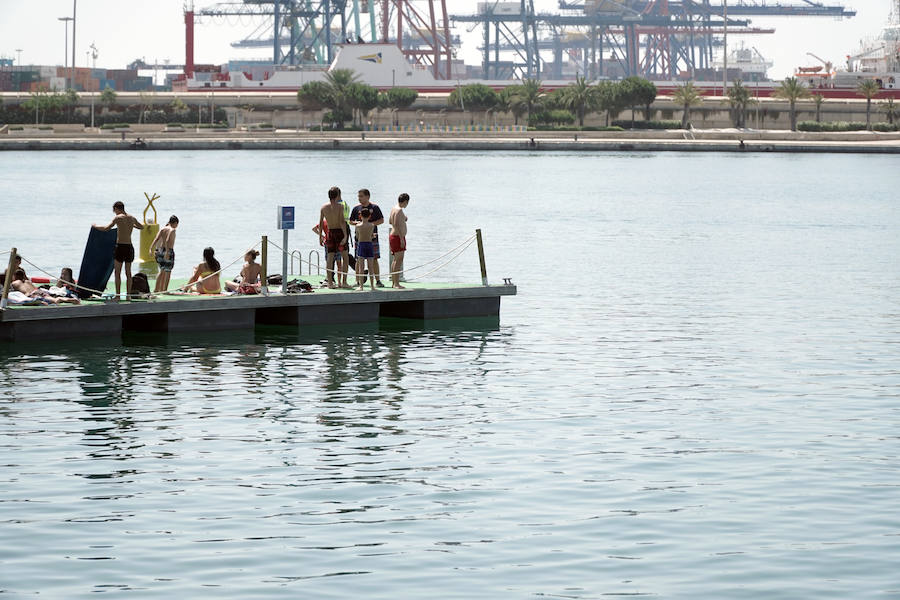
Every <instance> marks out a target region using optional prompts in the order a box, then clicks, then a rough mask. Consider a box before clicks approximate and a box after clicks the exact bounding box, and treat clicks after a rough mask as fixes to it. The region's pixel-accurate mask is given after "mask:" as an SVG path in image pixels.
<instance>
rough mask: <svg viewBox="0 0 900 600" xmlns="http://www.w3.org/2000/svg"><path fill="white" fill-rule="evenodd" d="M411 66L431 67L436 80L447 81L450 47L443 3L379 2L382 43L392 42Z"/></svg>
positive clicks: (436, 0)
mask: <svg viewBox="0 0 900 600" xmlns="http://www.w3.org/2000/svg"><path fill="white" fill-rule="evenodd" d="M392 24H393V25H394V27H395V33H396V36H397V37H396V39H397V46H398V47H399V48H400V50H401V51H402V52H403V54H404V55H405V56H406V57H407V58H409V59H410V60H411V61H412V62H414V63H415V64H419V65H427V66H429V67H431V69H432V72H433V73H434V77H435V79H450V63H451V60H452V59H453V47H452V43H451V38H450V23H449V19H448V17H447V2H446V0H381V39H382V41H383V42H387V41H388V40H389V39H391V29H392V27H391V25H392Z"/></svg>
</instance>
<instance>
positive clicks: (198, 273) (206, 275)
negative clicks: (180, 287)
mask: <svg viewBox="0 0 900 600" xmlns="http://www.w3.org/2000/svg"><path fill="white" fill-rule="evenodd" d="M221 270H222V265H220V264H219V261H217V260H216V251H215V250H213V249H212V248H204V250H203V262H202V263H200V264H199V265H197V266H196V267H194V274H193V275H191V278H190V279H189V280H188V285H187V286H185V288H184V289H185V290H187V291H189V292H190V291H194V292H196V293H198V294H221V293H222V283H221V281H220V280H219V271H221ZM191 284H193V285H191ZM192 288H193V289H192Z"/></svg>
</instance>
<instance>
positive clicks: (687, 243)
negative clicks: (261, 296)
mask: <svg viewBox="0 0 900 600" xmlns="http://www.w3.org/2000/svg"><path fill="white" fill-rule="evenodd" d="M90 154H91V155H90V157H87V156H83V157H82V156H79V158H78V159H72V158H71V157H65V161H62V160H61V159H60V160H57V159H54V158H53V157H44V156H41V158H40V160H37V159H33V160H29V159H28V157H17V161H18V162H25V163H27V165H26V167H28V165H30V167H29V168H30V169H32V171H28V169H27V168H26V169H25V172H26V174H27V173H29V172H31V173H32V174H37V173H40V174H41V177H24V179H27V185H26V187H25V188H24V189H26V190H28V191H29V194H30V195H28V194H26V195H25V196H22V194H23V193H24V192H22V190H20V189H19V188H18V187H17V188H16V189H15V190H12V192H11V193H13V194H14V196H13V198H12V201H11V202H9V203H7V205H6V206H7V208H6V209H4V208H3V206H0V223H5V222H7V221H11V219H12V217H10V219H6V220H4V218H3V214H2V213H3V211H4V210H10V208H9V207H13V208H15V210H18V208H17V207H21V206H23V205H24V202H26V201H29V199H30V198H31V197H40V198H45V197H46V198H49V197H54V194H53V193H51V192H52V191H53V189H54V188H58V189H61V188H62V187H63V186H64V185H65V184H66V182H67V181H68V180H69V179H71V181H72V184H71V186H66V187H67V189H69V187H71V189H72V190H73V191H72V193H73V194H74V195H75V196H76V197H81V198H91V200H90V202H93V201H94V198H95V196H96V194H92V193H90V191H92V190H94V189H95V187H96V186H95V183H96V182H95V180H94V178H93V177H87V176H86V175H85V174H87V173H92V172H96V169H93V170H92V167H93V166H95V165H96V161H101V162H102V161H107V162H109V163H110V164H111V165H115V166H116V167H117V169H121V170H122V172H123V173H124V174H125V175H123V177H127V179H128V182H129V185H130V186H132V187H133V186H135V185H138V184H139V183H140V182H141V181H144V182H145V183H147V184H148V185H150V184H151V183H153V182H154V181H155V179H156V177H157V174H158V173H159V172H167V173H171V174H172V177H171V178H169V179H171V182H170V184H171V186H172V187H173V192H174V191H177V192H179V194H180V195H181V196H183V197H184V198H194V197H196V196H197V193H196V192H197V190H198V189H202V190H203V193H204V194H214V196H215V197H216V198H217V201H218V203H217V205H216V208H217V209H219V210H218V213H220V214H216V215H211V212H212V211H210V210H209V207H208V206H207V205H206V204H205V203H196V202H195V203H192V204H190V205H189V206H186V205H182V206H181V207H179V208H178V209H177V210H174V212H176V213H177V214H179V217H180V218H182V223H183V227H184V232H183V233H184V237H183V238H182V237H179V244H181V243H184V244H185V248H184V249H183V250H184V251H183V253H182V255H183V256H192V255H194V254H197V255H199V249H200V248H202V247H203V246H205V245H208V243H209V240H208V239H204V236H203V235H197V229H196V227H197V225H196V224H197V223H203V224H204V227H206V225H207V224H208V230H209V231H227V230H228V228H229V227H230V226H231V223H230V221H229V219H232V218H233V215H235V214H243V213H242V212H241V211H242V208H243V207H245V204H246V198H248V197H255V195H254V194H256V193H258V188H259V181H260V180H261V178H262V179H263V180H266V181H271V182H273V183H272V189H271V190H267V195H268V196H270V197H271V198H291V199H294V198H296V197H298V195H297V186H298V183H297V181H296V180H295V179H293V178H284V177H283V173H284V172H288V171H289V170H295V169H298V168H300V169H305V171H304V172H305V173H308V178H309V182H304V184H303V185H306V183H308V185H309V190H325V189H327V188H328V187H329V186H330V185H333V182H334V181H341V182H343V181H344V179H345V178H350V179H353V178H354V177H355V178H358V179H360V180H361V181H359V182H358V183H359V185H358V186H357V187H363V186H365V187H369V188H371V189H373V192H374V193H375V195H376V197H377V198H385V197H389V194H388V192H389V191H391V190H393V188H394V187H396V181H398V180H403V181H404V182H405V183H407V182H408V184H409V186H410V187H409V191H410V192H411V194H412V195H413V203H414V204H412V205H411V206H412V208H411V209H410V211H411V213H410V235H411V238H410V241H411V242H412V243H411V244H410V248H411V249H410V253H411V255H412V254H413V253H415V255H416V257H417V258H420V259H421V260H422V261H427V260H430V259H432V258H435V257H436V256H438V255H440V254H441V253H442V252H443V251H444V250H446V249H447V248H450V247H452V246H453V245H454V244H455V243H456V241H458V240H459V239H464V238H465V237H466V236H468V235H470V232H471V229H472V228H473V227H474V226H475V225H473V221H479V222H478V223H477V226H483V228H484V232H485V234H486V235H485V239H486V244H487V254H488V262H489V265H488V269H489V273H490V275H491V277H495V276H508V275H512V276H514V277H515V281H516V282H517V283H518V284H519V286H520V287H519V292H520V295H519V296H517V297H515V298H505V299H504V300H503V306H502V319H501V320H497V319H488V320H474V321H467V322H442V323H439V324H432V323H424V324H412V323H410V322H408V321H402V320H400V321H392V320H387V319H386V320H383V321H382V322H380V323H379V324H378V325H377V326H363V327H360V326H348V327H341V328H331V327H324V328H308V327H304V328H302V329H300V330H297V329H296V328H277V327H274V328H273V327H261V328H258V329H257V330H255V331H245V332H227V333H207V334H189V335H173V336H160V335H157V334H141V335H132V334H129V335H127V336H125V338H124V339H123V340H79V341H77V342H53V343H52V344H47V343H42V342H35V343H30V344H16V345H14V346H10V345H2V346H0V377H3V379H4V381H5V382H7V385H6V388H5V390H4V392H5V393H4V394H3V395H2V396H0V453H2V454H0V455H2V459H0V595H9V596H10V597H20V596H30V595H36V594H38V593H40V594H41V595H44V596H49V597H59V598H82V597H87V596H88V595H91V594H95V593H97V592H113V593H116V592H120V593H119V594H118V595H122V596H124V595H125V594H124V593H121V592H124V591H125V590H127V591H134V592H138V593H141V594H143V595H145V596H149V597H163V596H169V597H188V598H209V597H212V596H222V595H223V594H224V595H227V596H228V597H284V598H298V597H300V598H348V597H359V598H367V599H380V598H385V599H391V600H394V599H395V598H397V597H404V598H406V597H410V598H424V597H435V596H437V597H441V598H491V599H495V598H500V597H503V598H527V597H534V596H539V597H553V598H602V597H607V596H617V595H638V596H651V597H658V598H748V599H749V598H753V599H755V598H766V599H781V598H784V599H788V598H790V599H794V598H835V599H838V598H840V599H844V598H854V599H855V598H888V597H894V596H897V595H898V590H900V580H898V578H897V568H896V565H897V563H898V560H900V536H898V535H897V533H898V525H897V519H896V507H897V505H898V503H900V486H898V485H897V481H896V469H895V466H896V447H897V441H898V436H897V431H898V428H900V412H898V410H897V406H898V401H900V392H898V390H900V368H898V363H897V337H898V334H900V305H898V302H900V300H898V299H900V279H898V277H897V273H900V268H898V267H900V264H898V257H900V235H898V233H900V221H898V217H900V213H898V212H897V210H896V206H895V205H896V202H895V201H894V195H892V194H891V192H892V190H893V188H892V187H891V183H892V182H893V181H894V179H892V176H893V174H894V172H895V170H896V166H895V164H894V163H895V161H894V160H893V159H890V160H886V159H885V157H869V156H866V157H851V156H822V157H816V156H804V157H795V156H768V155H767V156H763V155H759V156H749V155H741V156H726V157H723V156H716V155H708V156H707V155H690V156H688V155H679V154H677V153H668V154H665V155H652V154H648V155H643V156H640V157H635V156H634V155H625V154H622V155H613V154H610V155H603V156H599V155H591V156H589V157H585V156H579V155H576V154H554V155H540V154H535V155H527V156H525V155H521V154H515V155H503V154H492V155H489V156H487V155H481V156H475V155H471V154H464V153H435V154H429V153H417V154H415V155H412V154H402V153H397V154H394V153H387V154H378V155H368V154H359V153H355V154H353V156H352V157H348V156H347V155H345V154H344V153H312V154H310V153H306V154H301V153H253V154H249V153H230V154H215V153H211V154H204V155H199V156H197V155H190V156H187V155H182V154H178V155H177V156H174V157H173V156H170V155H168V154H167V153H159V154H158V155H157V154H154V157H150V159H152V161H153V163H154V166H155V167H156V168H154V169H147V168H146V163H141V167H140V169H138V168H137V167H136V166H135V165H134V164H132V162H133V159H131V158H123V156H122V153H118V154H116V155H104V156H101V155H100V154H97V153H90ZM145 158H146V157H145ZM0 160H2V158H0ZM47 160H49V161H50V163H49V164H51V166H50V167H47V166H46V165H45V164H44V162H43V161H47ZM142 160H143V159H142ZM69 161H73V162H75V163H76V164H75V166H71V167H70V166H66V165H68V162H69ZM104 166H105V165H104ZM48 169H49V171H48ZM54 169H57V170H58V172H55V171H54ZM847 172H853V173H855V174H856V177H854V178H847V177H846V176H845V175H844V174H845V173H847ZM459 173H465V174H466V176H465V177H460V176H459ZM147 174H149V175H147ZM348 174H349V175H348ZM150 175H152V177H151V178H152V179H153V181H150V180H149V179H141V178H142V177H149V176H150ZM351 175H352V176H351ZM648 175H649V178H648ZM86 177H87V179H86ZM132 178H133V179H132ZM860 180H865V181H866V182H867V188H866V193H860V192H859V184H858V182H859V181H860ZM123 181H124V180H123ZM811 181H815V182H816V185H815V186H810V185H809V182H811ZM648 182H649V183H648ZM656 182H665V184H664V185H656ZM157 183H158V182H157ZM29 186H30V187H29ZM79 186H82V187H83V189H81V191H79ZM179 186H182V187H179ZM192 186H194V187H192ZM248 186H249V187H248ZM32 191H33V192H34V193H31V192H32ZM269 192H271V193H269ZM301 195H302V194H301ZM164 197H165V196H164ZM561 197H566V198H568V197H574V198H578V200H579V202H578V203H577V209H576V210H577V211H582V212H579V214H582V213H584V214H585V215H586V216H585V217H584V218H585V219H586V220H587V221H588V223H587V224H586V225H585V226H584V227H582V228H576V229H577V235H576V234H574V233H573V232H574V231H575V230H573V229H572V227H571V224H570V221H571V212H570V211H569V210H557V209H556V205H557V204H559V205H562V203H561V202H559V201H558V200H557V199H558V198H561ZM308 198H310V199H313V198H318V195H317V193H312V192H310V194H309V196H308ZM100 200H102V202H101V201H100ZM303 202H306V203H307V204H309V206H312V209H313V210H315V209H317V207H318V206H319V205H320V201H319V200H318V199H316V200H315V202H313V201H312V200H308V199H307V198H306V196H304V197H303ZM101 204H102V206H100V205H101ZM297 204H298V211H299V210H300V206H301V201H299V200H298V202H297ZM384 205H385V203H384V202H382V206H384ZM57 209H58V207H43V206H42V207H36V210H38V213H40V210H45V211H47V210H57ZM101 209H102V210H106V211H108V204H107V203H106V201H105V200H103V199H102V198H101V199H99V200H97V212H100V211H101ZM182 209H184V210H182ZM20 212H21V211H20ZM87 212H90V211H87ZM259 213H260V214H250V215H247V218H248V223H249V224H248V225H247V226H248V227H249V228H250V229H252V230H254V231H255V230H262V229H263V228H265V227H268V226H270V225H271V224H270V223H268V220H267V219H268V217H267V216H266V214H268V213H265V211H259ZM44 216H45V217H46V215H44ZM220 217H221V219H222V220H219V221H217V220H216V219H217V218H220ZM16 218H17V219H18V220H17V221H16V222H19V223H21V224H22V230H23V231H25V232H32V231H33V232H42V233H41V237H35V238H34V239H26V240H23V243H22V244H20V246H22V247H25V246H28V247H29V248H31V251H32V252H35V253H39V252H47V254H48V256H47V257H46V258H47V261H48V262H52V260H54V257H53V256H49V253H50V251H51V250H52V251H54V252H56V251H59V248H60V247H61V248H63V249H65V243H63V244H62V246H60V247H57V246H56V245H48V244H46V242H45V239H46V238H47V237H50V238H52V239H63V238H65V236H67V235H68V231H62V230H55V229H53V228H54V227H55V226H56V225H55V224H54V222H53V220H52V219H46V218H44V219H41V218H40V214H38V215H37V216H34V215H31V214H27V215H18V214H17V216H16ZM29 219H33V220H29ZM209 219H212V220H213V222H210V221H209ZM45 221H47V222H49V223H45ZM264 221H265V222H264ZM192 224H193V225H192ZM45 225H46V227H49V228H50V229H43V227H44V226H45ZM413 225H414V226H415V229H413ZM65 227H66V228H67V229H68V228H70V224H69V223H65ZM191 227H194V228H195V229H193V231H192V230H191ZM0 234H2V232H0ZM181 235H182V234H179V236H181ZM416 236H418V237H416ZM573 236H575V237H573ZM581 236H583V239H582V237H581ZM223 243H227V244H233V245H234V247H233V248H231V250H229V248H227V247H226V246H221V250H220V245H219V244H218V242H217V243H216V250H217V255H218V254H219V252H220V251H221V253H222V254H223V256H225V255H229V254H230V253H231V251H235V252H241V251H242V250H243V248H244V247H245V246H240V247H238V246H239V245H241V244H243V243H244V242H243V240H238V239H236V238H235V239H233V240H228V241H227V242H223ZM71 245H72V244H71V243H70V246H71ZM191 245H193V246H194V247H195V248H196V249H197V252H196V253H195V252H193V251H192V250H191ZM77 251H80V247H79V248H76V249H74V250H72V252H77ZM408 259H410V260H411V258H410V257H408ZM472 273H475V274H477V273H478V265H477V261H474V260H473V261H470V262H468V263H467V262H465V261H460V262H459V263H456V264H454V265H453V266H452V268H451V269H450V270H449V272H447V273H444V272H441V274H440V276H441V277H443V276H444V275H447V276H448V278H449V279H451V280H468V281H471V274H472ZM467 278H468V279H467Z"/></svg>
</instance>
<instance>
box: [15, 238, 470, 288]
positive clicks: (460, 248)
mask: <svg viewBox="0 0 900 600" xmlns="http://www.w3.org/2000/svg"><path fill="white" fill-rule="evenodd" d="M477 239H478V233H476V234H473V235H470V236H469V237H468V238H466V239H465V240H463V241H462V242H460V243H459V244H457V245H456V246H455V247H453V248H451V249H450V250H448V251H447V252H445V253H444V254H442V255H440V256H438V257H437V258H434V259H432V260H429V261H426V262H424V263H421V264H419V265H416V266H413V267H408V268H407V267H404V269H403V270H402V271H390V272H388V273H382V274H381V275H382V276H386V277H390V276H392V275H396V274H403V273H404V272H411V271H415V270H418V269H424V268H425V267H427V266H429V265H432V264H434V263H437V262H440V261H442V260H444V259H445V258H447V260H446V261H444V262H442V263H441V264H439V265H438V266H436V267H435V268H434V269H431V270H430V271H428V272H426V273H423V274H422V275H417V276H415V277H409V278H408V279H407V280H408V281H416V280H420V279H424V278H425V277H428V276H429V275H432V274H433V273H436V272H438V271H440V270H441V269H443V268H445V267H446V266H447V265H449V264H450V263H452V262H454V261H455V260H456V259H458V258H459V257H460V256H461V255H462V254H463V252H465V251H466V250H467V249H468V248H469V247H470V246H471V245H472V244H473V243H475V242H476V241H477ZM267 243H268V244H270V245H271V246H272V247H274V248H276V249H277V250H279V251H281V252H282V253H284V252H286V251H285V250H284V248H282V247H281V246H279V245H278V244H276V243H275V242H272V241H268V242H267ZM261 244H262V241H259V242H256V243H255V244H253V245H252V246H250V247H249V248H247V249H246V250H245V251H244V252H242V253H241V254H240V255H239V256H238V258H236V259H234V260H233V261H231V262H230V263H228V264H227V265H225V266H224V267H220V268H219V269H218V270H217V271H215V272H213V273H210V274H209V275H206V276H205V277H201V278H198V279H197V280H195V281H192V282H191V283H187V284H185V285H183V286H180V287H177V288H175V289H174V290H165V291H162V292H157V293H153V294H150V298H151V299H152V298H156V297H158V296H163V295H182V294H185V293H187V289H188V288H190V287H194V286H197V287H198V289H199V286H200V284H202V283H203V282H205V281H207V280H208V279H211V278H213V277H216V276H218V275H220V274H221V273H222V272H223V271H225V270H226V269H229V268H231V267H232V266H234V265H235V264H237V263H238V262H240V261H241V260H242V259H243V258H244V257H245V256H246V255H247V253H248V252H250V251H251V250H255V249H256V248H258V247H259V246H260V245H261ZM9 253H10V251H2V252H0V256H2V255H6V254H9ZM451 255H452V256H451ZM20 256H21V254H20ZM448 257H449V258H448ZM21 258H22V262H24V263H25V264H27V265H28V266H29V267H32V268H33V269H35V270H36V271H38V272H39V273H42V274H43V275H45V276H47V278H48V279H49V280H50V281H52V280H53V279H54V278H55V276H54V275H53V274H52V273H50V272H48V271H46V270H44V269H43V268H41V267H40V266H38V265H36V264H34V263H33V262H31V261H30V260H28V259H27V258H25V257H24V256H22V257H21ZM298 260H300V261H301V263H302V262H306V263H307V265H308V266H309V268H310V273H311V272H312V262H310V261H304V260H303V258H302V255H300V257H299V259H298ZM282 277H286V274H282ZM70 285H72V286H73V287H74V288H76V289H79V290H84V291H86V292H90V293H91V294H96V295H99V296H104V295H105V294H106V291H105V290H95V289H92V288H89V287H86V286H83V285H80V284H78V283H77V282H70Z"/></svg>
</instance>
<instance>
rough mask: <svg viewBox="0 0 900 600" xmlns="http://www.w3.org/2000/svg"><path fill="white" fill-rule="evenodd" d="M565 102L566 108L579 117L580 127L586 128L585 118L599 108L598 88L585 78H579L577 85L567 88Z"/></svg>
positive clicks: (564, 96) (572, 84)
mask: <svg viewBox="0 0 900 600" xmlns="http://www.w3.org/2000/svg"><path fill="white" fill-rule="evenodd" d="M563 101H564V103H565V106H566V108H568V109H569V110H571V111H572V112H574V113H575V115H576V116H577V117H578V126H579V127H584V116H585V115H586V114H588V113H590V112H593V111H594V110H595V109H596V107H597V88H596V87H594V86H592V85H591V84H590V83H588V82H587V79H585V78H584V77H577V78H576V79H575V83H571V84H569V86H568V87H567V88H565V90H564V95H563Z"/></svg>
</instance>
